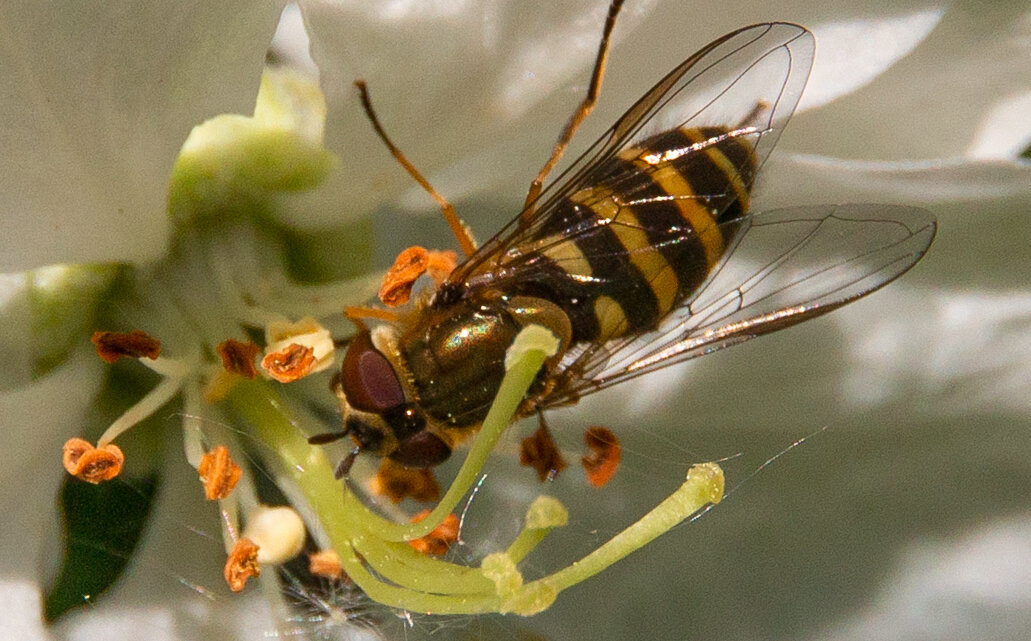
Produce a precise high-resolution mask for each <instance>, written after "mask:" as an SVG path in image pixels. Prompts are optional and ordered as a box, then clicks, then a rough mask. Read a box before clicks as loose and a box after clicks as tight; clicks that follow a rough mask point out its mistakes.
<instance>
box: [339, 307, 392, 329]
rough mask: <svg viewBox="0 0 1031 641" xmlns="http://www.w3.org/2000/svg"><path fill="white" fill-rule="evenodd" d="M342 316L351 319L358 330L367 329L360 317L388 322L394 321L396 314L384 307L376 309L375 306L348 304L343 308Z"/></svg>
mask: <svg viewBox="0 0 1031 641" xmlns="http://www.w3.org/2000/svg"><path fill="white" fill-rule="evenodd" d="M344 316H346V317H347V320H349V321H351V322H352V323H354V324H355V326H357V327H358V331H368V329H369V328H368V327H367V326H366V325H365V322H364V321H363V320H362V319H365V318H373V319H375V320H381V321H387V322H388V323H396V322H397V321H398V320H399V319H398V315H397V314H395V313H394V312H392V311H389V310H386V309H378V308H376V307H356V306H353V305H348V306H347V307H345V308H344Z"/></svg>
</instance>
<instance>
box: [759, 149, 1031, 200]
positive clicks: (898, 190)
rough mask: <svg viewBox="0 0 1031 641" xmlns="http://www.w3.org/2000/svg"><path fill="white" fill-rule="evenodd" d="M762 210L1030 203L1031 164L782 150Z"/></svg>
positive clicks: (768, 172) (767, 178) (767, 177)
mask: <svg viewBox="0 0 1031 641" xmlns="http://www.w3.org/2000/svg"><path fill="white" fill-rule="evenodd" d="M760 189H761V191H760V193H761V195H762V198H763V200H762V202H763V207H772V206H779V205H778V203H779V204H782V205H783V204H795V205H798V204H804V203H826V202H898V203H910V204H912V203H916V202H918V203H922V204H932V203H943V202H961V201H976V200H984V199H996V198H998V199H1006V198H1023V199H1025V200H1029V199H1031V164H1029V163H1026V162H1020V161H1016V160H992V159H988V160H968V159H966V158H959V157H955V158H942V159H933V160H920V161H897V162H891V161H884V162H877V161H862V160H846V159H842V158H831V157H828V156H821V155H816V154H797V153H790V152H785V151H781V152H779V154H778V155H777V156H776V157H775V160H771V162H770V163H769V164H768V165H766V168H765V171H764V175H763V179H762V182H761V184H760Z"/></svg>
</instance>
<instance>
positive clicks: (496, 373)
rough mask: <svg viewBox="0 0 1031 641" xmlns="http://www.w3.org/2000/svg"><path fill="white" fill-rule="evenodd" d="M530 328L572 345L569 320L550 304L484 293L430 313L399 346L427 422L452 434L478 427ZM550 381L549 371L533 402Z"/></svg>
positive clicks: (543, 375)
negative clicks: (509, 354) (519, 338)
mask: <svg viewBox="0 0 1031 641" xmlns="http://www.w3.org/2000/svg"><path fill="white" fill-rule="evenodd" d="M530 324H536V325H541V326H543V327H545V328H547V329H549V330H550V331H551V332H552V333H554V334H555V335H556V336H557V337H558V338H559V339H560V340H561V341H562V349H563V350H564V349H565V348H566V347H567V346H568V345H569V337H570V331H571V330H570V325H569V319H568V317H567V316H566V314H565V313H564V312H563V311H562V310H561V309H559V308H558V307H557V306H555V305H554V304H552V303H550V302H548V301H546V300H541V299H534V298H530V297H526V296H506V295H502V294H500V293H498V292H481V293H478V294H477V295H476V296H475V298H469V299H463V300H461V301H459V302H457V303H455V304H454V305H447V306H443V307H440V308H433V307H430V308H427V309H426V310H425V312H424V313H423V314H422V315H421V316H420V318H419V319H418V320H417V322H416V323H415V324H413V325H412V326H411V327H410V328H409V329H408V330H407V331H405V332H404V333H403V334H402V336H401V337H400V340H399V341H398V351H399V353H400V356H401V358H402V359H403V360H404V363H405V366H406V367H407V369H408V373H409V375H410V381H411V384H412V387H413V388H414V390H415V393H416V394H417V395H418V403H419V406H420V407H421V408H422V409H423V411H424V412H425V413H426V414H427V416H428V417H429V418H430V419H431V420H436V421H439V422H441V423H444V424H445V425H446V426H448V427H451V428H475V427H478V426H479V425H480V423H481V422H482V421H483V419H484V418H485V417H486V415H487V410H488V409H490V406H491V403H492V402H493V400H494V397H495V395H496V394H497V391H498V388H499V387H500V385H501V380H502V378H504V375H505V353H506V351H507V350H508V348H509V346H511V344H512V341H513V340H514V339H515V337H516V335H517V334H518V333H519V331H520V330H522V329H523V328H524V327H526V326H527V325H530ZM561 351H562V350H560V353H559V356H560V355H561ZM557 358H558V356H556V358H555V359H554V360H557ZM547 375H548V368H545V369H543V370H542V371H541V373H540V375H539V376H538V383H535V385H534V386H533V387H531V390H530V393H529V394H528V396H529V397H532V396H533V395H534V394H535V393H536V392H538V391H539V390H540V389H542V388H543V386H544V381H545V379H546V377H547Z"/></svg>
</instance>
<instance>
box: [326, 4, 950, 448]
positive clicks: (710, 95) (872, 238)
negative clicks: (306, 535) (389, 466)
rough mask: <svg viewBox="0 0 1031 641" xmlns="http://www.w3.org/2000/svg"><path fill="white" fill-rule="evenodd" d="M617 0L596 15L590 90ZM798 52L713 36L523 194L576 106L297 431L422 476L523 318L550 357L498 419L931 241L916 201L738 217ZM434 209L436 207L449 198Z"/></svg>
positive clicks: (741, 326)
mask: <svg viewBox="0 0 1031 641" xmlns="http://www.w3.org/2000/svg"><path fill="white" fill-rule="evenodd" d="M620 4H621V1H620V0H615V1H614V2H613V3H612V5H611V6H610V11H609V19H608V21H607V22H606V27H605V31H604V34H603V37H602V41H601V46H600V47H599V54H598V59H597V62H596V64H595V70H594V76H593V77H592V83H591V90H590V92H589V94H591V95H594V96H596V95H597V91H598V88H599V87H600V81H601V76H602V71H603V69H604V64H605V57H606V53H607V46H608V36H609V33H610V32H611V29H612V24H613V23H614V20H615V15H616V13H618V10H619V6H620ZM813 54H814V39H813V36H812V34H811V33H810V32H809V31H808V30H806V29H805V28H803V27H801V26H798V25H794V24H788V23H767V24H756V25H752V26H749V27H744V28H742V29H738V30H737V31H734V32H732V33H729V34H727V35H725V36H723V37H721V38H719V39H717V40H715V41H714V42H712V43H710V44H709V45H707V46H705V47H704V48H702V49H701V50H700V51H698V52H697V53H695V54H694V55H692V56H691V57H690V58H688V59H687V60H685V61H684V62H683V63H681V64H680V65H678V66H677V67H676V68H675V69H673V70H672V71H671V72H670V73H669V74H668V75H666V77H664V78H663V79H662V80H660V81H659V83H658V84H656V85H655V86H654V87H653V88H652V89H651V90H650V91H648V92H647V93H645V94H644V96H642V97H641V98H640V99H639V100H638V101H637V102H636V103H635V104H634V105H633V106H632V107H630V109H629V110H628V111H627V112H626V113H625V114H624V115H623V116H622V117H621V118H620V119H619V120H617V121H616V123H615V124H614V125H613V126H612V127H611V128H610V129H609V130H608V132H606V133H605V134H604V135H603V136H602V137H601V138H600V139H599V140H598V141H597V142H596V143H595V144H594V145H593V146H591V147H590V148H589V149H588V150H587V151H586V152H585V153H584V154H583V155H581V156H580V157H579V159H578V160H576V161H575V162H574V163H573V164H572V165H571V166H570V167H569V168H568V169H566V170H565V171H564V172H563V173H562V175H561V177H560V178H559V179H558V180H556V181H555V182H553V183H552V184H551V185H550V186H549V187H547V188H546V189H544V190H543V191H541V190H540V185H541V183H542V181H543V178H544V176H545V175H546V174H547V173H548V171H550V169H551V167H553V166H554V165H555V164H556V162H557V161H558V157H559V156H561V154H562V151H563V150H564V148H565V145H566V144H568V142H569V139H570V138H571V136H572V133H573V131H575V129H576V126H577V125H578V124H579V121H580V120H582V119H583V117H584V116H586V112H588V111H589V110H590V107H591V106H592V105H593V102H590V100H591V98H590V97H589V98H588V99H587V100H585V101H584V103H583V104H582V105H581V107H580V110H578V111H577V112H576V113H575V114H574V116H573V118H572V119H571V120H570V124H569V125H567V128H566V130H565V132H564V133H563V135H562V137H560V138H559V142H558V144H557V145H556V147H555V151H554V152H553V154H552V157H551V158H550V159H549V161H548V163H545V166H544V168H543V169H542V170H541V173H540V174H539V175H538V180H536V181H535V182H534V185H533V186H532V187H531V190H530V195H529V196H528V197H527V202H526V205H525V206H524V209H523V211H522V212H521V213H520V214H519V216H517V217H516V218H515V219H514V220H513V221H511V222H510V223H509V224H508V225H507V226H506V227H505V228H503V229H502V230H501V231H500V232H499V233H498V234H497V235H495V236H494V237H493V238H491V239H490V240H489V241H487V242H486V243H485V244H484V245H482V246H481V247H479V248H478V249H476V250H475V251H470V252H467V253H469V255H467V257H466V259H465V260H464V262H461V263H460V264H459V265H458V266H457V267H456V268H455V269H454V270H453V271H452V272H451V274H450V276H448V277H447V278H446V280H444V281H443V282H442V283H440V284H439V285H438V286H437V288H436V290H435V291H434V293H433V294H432V296H431V297H429V298H428V299H426V300H423V301H421V302H420V301H417V302H416V303H415V304H414V305H413V306H411V307H412V309H410V310H409V311H407V312H405V313H404V314H402V315H399V316H397V318H396V320H392V321H390V322H386V323H382V324H378V325H377V326H376V327H375V328H374V329H372V330H371V331H370V330H368V329H360V331H359V333H358V334H357V336H356V337H355V338H353V339H352V341H351V342H350V344H349V346H348V349H347V353H346V356H345V358H344V360H343V365H342V368H341V371H340V374H339V376H337V377H335V382H334V387H335V391H336V393H337V396H338V397H339V399H340V406H341V409H342V413H343V420H344V431H343V432H336V433H332V434H324V435H318V436H314V437H312V439H311V442H313V443H324V442H328V441H330V440H333V439H335V438H339V437H342V436H343V435H345V434H349V435H350V436H351V437H352V439H353V440H354V442H355V443H356V445H357V448H356V450H355V452H357V451H358V450H361V451H369V452H373V453H376V454H379V455H380V456H386V457H389V458H391V459H393V460H395V461H397V462H399V463H401V464H402V465H405V466H408V467H423V468H425V467H433V466H435V465H438V464H439V463H441V462H443V461H444V460H446V459H447V458H448V456H449V455H450V453H451V451H452V449H453V448H454V447H455V446H456V445H457V444H459V443H460V442H462V441H463V440H465V439H466V438H468V437H469V436H470V435H472V434H474V433H475V432H476V431H477V429H478V428H479V426H480V425H481V423H482V421H483V419H484V418H485V416H486V413H487V410H488V409H489V408H490V406H491V403H492V401H493V399H494V396H495V394H496V393H497V391H498V387H499V385H500V383H501V380H502V377H503V376H504V374H505V368H504V358H505V352H506V349H507V348H508V347H509V345H510V344H511V342H512V340H513V338H514V337H515V335H516V334H517V333H518V332H519V331H520V330H521V329H522V328H523V327H525V326H527V325H529V324H537V325H542V326H544V327H545V328H547V329H549V330H551V331H552V332H553V333H554V334H555V336H557V337H558V338H559V339H560V340H561V348H560V350H559V353H558V354H557V355H556V356H554V357H553V358H551V359H550V360H549V361H548V362H547V363H546V364H545V367H544V368H543V369H542V370H541V373H540V374H539V375H538V377H537V379H536V381H535V383H534V384H533V385H532V387H531V388H530V391H529V392H528V393H527V395H526V397H525V399H524V402H523V404H522V405H521V407H520V409H519V411H518V412H517V418H520V417H525V416H529V415H532V414H534V413H540V412H543V411H544V410H547V409H549V408H553V407H557V406H562V405H569V404H573V403H576V402H577V400H578V399H580V398H581V397H583V396H584V395H586V394H590V393H593V392H597V391H599V390H602V389H605V388H608V387H611V386H612V385H615V384H617V383H621V382H623V381H626V380H629V379H631V378H634V377H636V376H640V375H642V374H646V373H648V372H653V371H655V370H657V369H659V368H662V367H667V366H669V365H672V364H674V363H680V362H683V361H685V360H688V359H691V358H695V357H696V356H701V355H703V354H708V353H710V352H713V351H716V350H718V349H722V348H724V347H728V346H730V345H736V344H738V343H742V342H744V341H746V340H749V339H751V338H754V337H756V336H759V335H761V334H766V333H769V332H772V331H775V330H778V329H781V328H784V327H788V326H791V325H794V324H795V323H798V322H801V321H803V320H806V319H809V318H814V317H816V316H819V315H821V314H825V313H827V312H829V311H831V310H834V309H837V308H838V307H841V306H842V305H845V304H847V303H849V302H851V301H853V300H856V299H858V298H860V297H861V296H864V295H866V294H869V293H870V292H873V291H875V290H877V289H879V288H880V287H882V286H884V285H885V284H887V283H889V282H891V281H892V280H894V279H895V278H897V277H898V276H899V275H901V274H902V273H904V272H905V271H906V270H908V269H909V268H910V267H912V266H913V265H914V264H915V263H916V262H917V261H918V260H919V259H920V257H921V256H922V255H923V254H924V252H925V251H926V250H927V248H928V246H929V245H930V243H931V241H932V239H933V237H934V233H935V221H934V219H933V217H932V216H931V215H930V214H929V213H928V212H926V211H924V210H921V209H916V208H911V207H901V206H889V205H827V206H815V207H796V208H789V209H779V210H772V211H766V212H761V213H753V212H751V211H750V201H751V195H752V194H751V192H752V187H753V185H754V183H755V180H756V176H757V174H758V172H759V170H760V168H761V167H762V165H763V163H764V162H765V161H766V158H767V157H768V155H769V154H770V151H771V150H772V148H773V146H774V144H775V142H776V141H777V138H778V137H779V135H780V133H781V131H782V130H783V129H784V127H785V125H786V124H787V122H788V119H789V118H790V117H791V114H792V112H793V111H794V109H795V106H796V104H797V103H798V100H799V97H800V96H801V93H802V90H803V87H804V86H805V83H806V80H807V78H808V75H809V70H810V68H811V65H812V60H813ZM361 88H362V90H363V93H362V97H363V103H364V104H365V106H366V111H367V112H368V115H369V116H370V118H371V119H372V122H373V125H374V127H375V128H376V129H377V132H378V133H379V134H380V136H381V137H382V138H383V140H384V142H386V143H387V145H388V146H389V147H390V149H391V151H392V152H394V155H395V157H397V158H398V160H400V161H401V162H402V164H404V165H405V167H406V169H408V171H409V173H411V174H412V175H413V176H414V177H415V178H416V179H417V180H419V181H420V182H421V183H422V184H423V186H424V187H425V188H427V190H429V191H430V193H431V194H433V195H434V196H435V197H436V196H437V194H436V192H434V191H433V190H432V187H429V185H428V183H427V182H426V181H425V179H422V177H421V176H420V175H419V174H418V172H416V171H415V169H414V167H411V165H410V163H407V160H405V159H404V157H403V156H402V155H401V154H400V152H399V151H398V150H397V149H396V147H394V146H393V144H392V143H391V142H390V141H389V139H387V137H386V135H385V134H384V133H383V132H382V129H381V127H380V126H379V123H378V121H377V120H376V117H375V114H374V113H373V112H372V109H371V105H370V104H369V102H368V94H367V93H365V91H364V86H363V85H361ZM438 201H439V202H441V204H442V208H443V209H444V211H445V215H447V214H448V208H449V207H450V205H447V204H446V201H444V200H443V199H442V198H440V197H438ZM452 215H453V212H452ZM455 220H457V218H456V217H455V218H453V219H452V220H450V221H449V222H452V228H453V229H454V228H455V227H456V225H455V224H454V221H455ZM458 227H460V223H459V225H458ZM456 235H458V236H459V240H460V241H462V237H461V235H460V234H458V233H457V232H456ZM468 246H470V247H471V242H469V243H468ZM359 325H361V323H359ZM352 460H353V455H352Z"/></svg>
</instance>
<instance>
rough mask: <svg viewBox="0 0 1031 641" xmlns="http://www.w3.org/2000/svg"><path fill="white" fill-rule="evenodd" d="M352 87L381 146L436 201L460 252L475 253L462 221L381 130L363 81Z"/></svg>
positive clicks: (471, 239)
mask: <svg viewBox="0 0 1031 641" xmlns="http://www.w3.org/2000/svg"><path fill="white" fill-rule="evenodd" d="M354 86H355V87H358V94H359V97H360V99H361V101H362V108H363V109H365V115H366V116H368V117H369V120H370V121H371V122H372V128H373V129H375V130H376V135H378V136H379V137H380V140H382V141H383V144H385V145H386V146H387V149H389V150H390V153H391V154H392V155H393V156H394V158H395V159H396V160H397V162H399V163H401V166H402V167H404V169H405V171H407V172H408V175H409V176H411V177H412V178H414V179H415V182H417V183H419V185H420V186H421V187H422V188H423V189H425V190H426V192H427V193H428V194H429V195H430V196H432V197H433V200H435V201H437V205H439V206H440V211H441V213H443V214H444V220H446V221H447V224H448V226H449V227H451V233H453V234H454V235H455V239H456V240H458V244H459V246H460V247H461V248H462V252H463V253H464V254H465V255H466V256H472V255H473V253H475V252H476V243H475V242H474V241H473V238H472V235H471V234H470V233H469V229H468V228H467V227H466V226H465V223H463V222H462V219H461V218H459V217H458V214H457V213H456V212H455V208H454V206H452V205H451V203H449V202H448V200H447V199H446V198H444V197H443V196H441V195H440V193H439V192H438V191H437V190H436V189H434V188H433V185H431V184H430V182H429V181H428V180H426V179H425V178H424V177H423V175H422V174H421V173H419V170H418V169H416V168H415V165H413V164H412V163H411V162H409V161H408V159H407V158H405V155H404V154H403V153H401V150H400V149H398V147H397V145H395V144H394V143H393V142H391V140H390V138H389V137H388V136H387V132H386V131H385V130H384V129H383V126H382V125H380V123H379V118H377V117H376V112H375V111H374V110H373V109H372V101H371V100H370V99H369V88H368V87H367V86H366V85H365V81H364V80H355V81H354Z"/></svg>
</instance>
